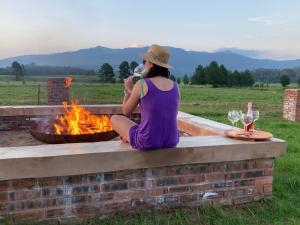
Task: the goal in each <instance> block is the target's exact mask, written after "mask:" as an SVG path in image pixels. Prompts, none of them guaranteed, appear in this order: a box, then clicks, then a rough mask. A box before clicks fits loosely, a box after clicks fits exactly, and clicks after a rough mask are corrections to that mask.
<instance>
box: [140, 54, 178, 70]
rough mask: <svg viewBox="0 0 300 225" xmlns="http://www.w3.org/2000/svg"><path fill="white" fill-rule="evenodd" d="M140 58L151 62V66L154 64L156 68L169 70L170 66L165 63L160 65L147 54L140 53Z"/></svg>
mask: <svg viewBox="0 0 300 225" xmlns="http://www.w3.org/2000/svg"><path fill="white" fill-rule="evenodd" d="M140 56H141V58H142V59H143V60H146V61H148V62H152V63H153V64H156V65H158V66H161V67H164V68H167V69H171V68H172V66H171V65H169V64H167V63H162V62H160V61H157V60H155V59H154V58H153V57H152V56H151V55H148V54H147V53H140Z"/></svg>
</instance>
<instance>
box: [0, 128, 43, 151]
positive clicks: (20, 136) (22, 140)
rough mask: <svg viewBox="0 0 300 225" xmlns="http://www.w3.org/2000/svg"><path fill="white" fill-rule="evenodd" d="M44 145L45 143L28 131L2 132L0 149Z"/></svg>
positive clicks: (0, 133) (0, 132)
mask: <svg viewBox="0 0 300 225" xmlns="http://www.w3.org/2000/svg"><path fill="white" fill-rule="evenodd" d="M42 144H44V143H43V142H41V141H38V140H36V139H35V138H34V137H32V136H31V134H30V133H29V131H28V130H18V131H0V147H18V146H31V145H42Z"/></svg>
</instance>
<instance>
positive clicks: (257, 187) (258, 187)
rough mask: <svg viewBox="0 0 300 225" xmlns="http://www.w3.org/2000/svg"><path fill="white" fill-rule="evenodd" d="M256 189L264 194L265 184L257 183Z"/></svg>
mask: <svg viewBox="0 0 300 225" xmlns="http://www.w3.org/2000/svg"><path fill="white" fill-rule="evenodd" d="M255 190H256V193H257V194H262V193H263V192H264V186H263V185H256V186H255Z"/></svg>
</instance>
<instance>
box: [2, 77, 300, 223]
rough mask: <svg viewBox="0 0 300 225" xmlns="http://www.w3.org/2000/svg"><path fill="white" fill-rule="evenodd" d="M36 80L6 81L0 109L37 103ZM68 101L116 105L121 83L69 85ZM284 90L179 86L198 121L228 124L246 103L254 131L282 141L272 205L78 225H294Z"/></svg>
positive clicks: (293, 132)
mask: <svg viewBox="0 0 300 225" xmlns="http://www.w3.org/2000/svg"><path fill="white" fill-rule="evenodd" d="M38 84H39V83H38V82H27V83H26V85H21V84H18V83H15V82H12V81H10V82H9V83H8V82H7V81H1V82H0V105H28V104H37V85H38ZM40 85H41V104H43V103H46V98H47V96H46V86H45V83H44V82H41V83H40ZM70 91H71V97H72V98H76V99H79V103H81V104H105V103H120V102H121V98H122V95H123V88H122V86H121V85H100V84H97V83H95V84H87V83H76V82H75V83H74V84H72V86H71V87H70ZM283 94H284V90H283V89H282V88H281V87H279V86H277V85H275V86H270V87H268V88H266V89H265V90H263V91H261V90H256V89H246V88H244V89H238V88H232V89H225V88H218V89H213V88H207V87H200V86H182V87H181V97H182V98H181V105H180V109H181V110H182V111H185V112H188V113H192V114H194V115H198V116H201V117H205V118H209V119H212V120H216V121H220V122H224V123H228V120H227V116H226V115H227V112H228V110H232V109H242V110H244V111H245V110H246V106H247V102H248V101H252V102H253V103H254V108H255V109H259V110H260V112H261V119H260V120H259V121H258V122H257V127H258V128H260V129H262V130H266V131H270V132H272V133H273V134H274V135H275V136H276V137H278V138H281V139H284V140H286V141H288V146H287V155H286V156H285V157H284V158H278V159H276V166H275V175H274V186H273V201H272V202H271V201H266V202H258V203H252V204H247V205H242V206H239V207H229V208H228V207H226V208H225V207H224V208H222V207H221V208H216V209H212V208H199V209H178V210H176V211H172V212H170V213H168V214H158V213H152V214H139V215H135V216H132V217H129V218H128V217H126V218H125V217H122V216H116V217H115V218H113V219H107V220H103V221H101V223H100V222H99V221H98V220H97V219H93V220H89V221H84V222H82V223H80V224H84V225H87V224H139V225H143V224H149V225H154V224H157V225H158V224H179V225H187V224H203V225H208V224H217V225H219V224H220V225H225V224H227V225H233V224H240V225H244V224H249V225H250V224H251V225H252V224H257V225H270V224H276V225H277V224H288V225H292V224H294V225H296V224H300V141H299V138H300V123H299V122H296V123H295V122H289V121H285V120H283V119H282V110H283Z"/></svg>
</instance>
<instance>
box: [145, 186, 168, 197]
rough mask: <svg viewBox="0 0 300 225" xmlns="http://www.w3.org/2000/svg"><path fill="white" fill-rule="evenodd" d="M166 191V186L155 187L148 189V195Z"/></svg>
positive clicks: (162, 193)
mask: <svg viewBox="0 0 300 225" xmlns="http://www.w3.org/2000/svg"><path fill="white" fill-rule="evenodd" d="M167 193H168V188H167V187H157V188H153V189H151V190H149V193H148V194H149V196H150V197H155V196H160V195H164V194H167Z"/></svg>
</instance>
